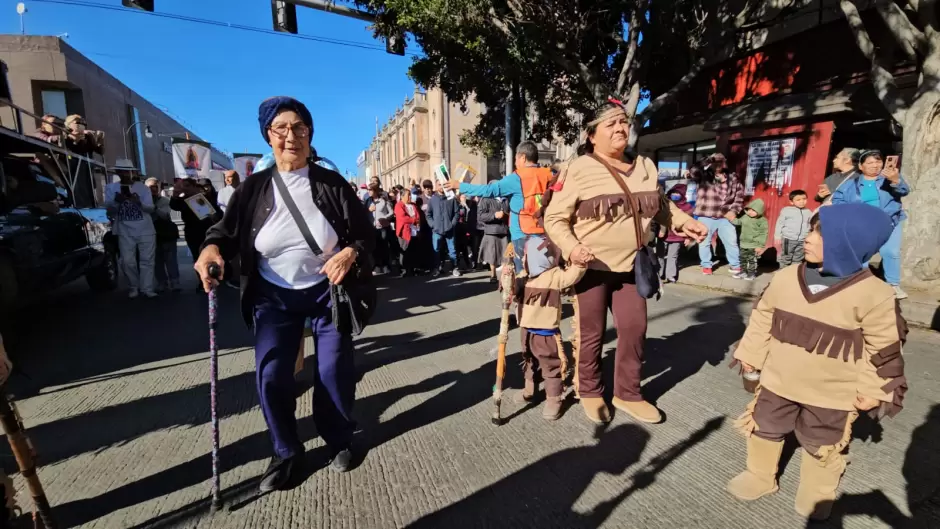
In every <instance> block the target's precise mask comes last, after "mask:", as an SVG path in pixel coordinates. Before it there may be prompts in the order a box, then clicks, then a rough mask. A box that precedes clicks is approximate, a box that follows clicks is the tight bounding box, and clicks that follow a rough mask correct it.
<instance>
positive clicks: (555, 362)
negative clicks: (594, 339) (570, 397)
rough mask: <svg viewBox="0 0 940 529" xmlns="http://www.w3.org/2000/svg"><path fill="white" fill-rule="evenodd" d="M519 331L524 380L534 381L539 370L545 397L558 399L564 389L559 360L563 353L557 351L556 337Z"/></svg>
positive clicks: (560, 360)
mask: <svg viewBox="0 0 940 529" xmlns="http://www.w3.org/2000/svg"><path fill="white" fill-rule="evenodd" d="M519 331H520V332H521V333H522V343H523V349H522V358H523V360H524V362H525V363H524V364H523V365H524V367H523V370H524V374H525V379H526V380H536V378H537V377H536V372H537V371H539V370H541V373H542V381H543V382H544V383H545V395H546V396H549V397H560V396H561V393H562V390H563V389H564V380H563V379H562V377H563V376H564V373H562V364H563V362H562V359H561V355H563V354H564V351H560V350H559V349H558V337H557V336H542V335H540V334H533V333H530V332H528V331H526V330H525V329H520V330H519Z"/></svg>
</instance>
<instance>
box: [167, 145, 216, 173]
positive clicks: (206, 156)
mask: <svg viewBox="0 0 940 529" xmlns="http://www.w3.org/2000/svg"><path fill="white" fill-rule="evenodd" d="M173 168H174V170H175V171H176V177H177V178H209V171H211V170H212V150H211V149H210V147H209V144H208V143H205V142H201V141H195V140H181V139H177V138H173Z"/></svg>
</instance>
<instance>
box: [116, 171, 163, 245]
mask: <svg viewBox="0 0 940 529" xmlns="http://www.w3.org/2000/svg"><path fill="white" fill-rule="evenodd" d="M130 189H131V193H132V194H134V195H137V196H138V197H139V198H140V204H135V203H134V202H131V201H129V200H125V201H123V202H117V201H116V200H115V197H116V196H117V195H118V194H120V193H121V183H120V182H114V183H111V184H108V185H107V186H105V188H104V205H105V207H106V208H108V210H109V211H111V214H112V216H113V218H114V227H113V230H112V231H114V234H115V235H125V236H128V237H143V236H147V235H154V234H156V231H154V229H153V219H152V218H151V217H150V214H151V213H153V210H154V206H153V195H152V194H151V193H150V188H148V187H147V186H145V185H144V184H143V183H141V182H134V183H133V184H131V185H130Z"/></svg>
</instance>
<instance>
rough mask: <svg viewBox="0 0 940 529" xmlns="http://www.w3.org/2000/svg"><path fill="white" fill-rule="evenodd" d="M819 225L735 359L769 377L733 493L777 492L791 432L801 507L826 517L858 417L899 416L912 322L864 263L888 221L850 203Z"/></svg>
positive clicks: (749, 418)
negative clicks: (906, 320)
mask: <svg viewBox="0 0 940 529" xmlns="http://www.w3.org/2000/svg"><path fill="white" fill-rule="evenodd" d="M811 224H812V231H811V233H810V234H809V236H808V237H807V238H806V245H805V250H806V255H805V262H804V263H803V264H802V265H800V266H791V267H788V268H784V269H782V270H780V271H779V272H777V274H776V275H775V277H774V278H773V280H772V281H771V282H770V285H769V286H768V287H767V289H766V290H765V291H764V293H763V294H762V296H761V298H760V299H759V300H758V301H757V303H756V305H755V308H754V311H753V312H752V313H751V319H750V322H749V323H748V327H747V330H746V331H745V333H744V337H743V338H742V339H741V342H740V343H739V345H738V348H737V350H736V351H735V353H734V358H735V360H736V361H737V362H740V363H741V364H742V366H743V369H744V371H746V372H752V371H754V370H757V371H759V372H760V386H759V388H758V390H757V395H756V396H755V398H754V401H753V402H751V403H750V404H749V405H748V407H747V411H746V412H745V413H744V415H742V416H741V418H740V419H739V420H738V423H737V426H738V427H739V428H740V429H741V430H742V431H743V432H744V433H745V434H746V435H747V470H745V471H744V472H743V473H741V474H740V475H738V476H737V477H735V478H734V479H732V480H731V481H730V482H729V483H728V491H729V492H730V493H731V494H732V495H733V496H735V497H736V498H738V499H741V500H745V501H749V500H756V499H757V498H760V497H761V496H765V495H767V494H771V493H773V492H776V491H777V480H776V474H777V466H778V462H779V460H780V454H781V451H782V450H783V439H784V438H785V437H786V436H787V435H789V434H790V433H791V432H794V433H795V434H796V439H797V441H799V443H800V445H801V446H802V447H803V450H802V453H801V457H802V462H801V465H800V486H799V490H798V491H797V494H796V504H795V507H796V511H797V512H798V513H799V514H800V515H802V516H805V517H808V518H810V519H816V520H821V519H825V518H828V516H829V513H830V511H831V509H832V503H833V501H834V500H835V498H836V491H837V489H838V487H839V481H840V479H841V477H842V473H843V472H844V471H845V465H846V463H845V460H844V458H843V456H842V452H843V450H844V449H845V448H846V447H847V446H848V444H849V440H850V438H851V431H852V422H853V421H854V420H855V419H856V418H857V417H858V414H859V412H870V413H871V414H872V415H873V416H875V417H876V418H880V417H882V416H884V415H888V416H894V415H895V414H897V413H898V412H899V411H900V409H901V404H902V399H903V396H904V392H905V391H906V390H907V383H906V380H905V378H904V360H903V359H902V358H901V345H902V343H903V341H904V339H905V338H906V335H907V326H906V324H905V323H904V319H903V318H902V317H901V315H900V311H899V309H898V307H897V303H896V301H895V298H894V290H893V289H892V288H891V286H890V285H887V284H885V283H884V282H882V281H881V280H879V279H877V278H876V277H875V276H874V275H872V273H871V271H870V270H869V269H868V267H867V266H865V265H864V263H867V262H868V260H869V259H871V257H872V255H874V254H875V253H877V252H878V249H879V248H881V246H882V245H883V244H884V243H885V242H886V241H887V240H888V237H889V236H890V235H891V231H892V224H891V220H890V219H889V218H888V216H887V215H885V214H884V213H883V212H882V211H881V210H879V209H877V208H874V207H872V206H868V205H866V204H844V205H837V206H831V207H827V208H822V209H821V210H820V212H819V214H818V215H817V216H816V217H814V219H813V220H812V222H811Z"/></svg>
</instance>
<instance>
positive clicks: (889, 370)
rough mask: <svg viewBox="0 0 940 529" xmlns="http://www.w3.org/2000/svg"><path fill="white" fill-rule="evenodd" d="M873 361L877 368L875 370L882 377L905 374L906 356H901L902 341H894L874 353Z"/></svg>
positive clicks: (894, 376) (895, 376)
mask: <svg viewBox="0 0 940 529" xmlns="http://www.w3.org/2000/svg"><path fill="white" fill-rule="evenodd" d="M871 363H872V365H874V366H875V367H876V368H877V369H876V371H875V372H876V373H878V376H879V377H881V378H897V377H902V376H904V357H903V356H901V342H894V343H893V344H891V345H889V346H888V347H885V348H884V349H882V350H880V351H878V352H877V353H876V354H873V355H872V356H871Z"/></svg>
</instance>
